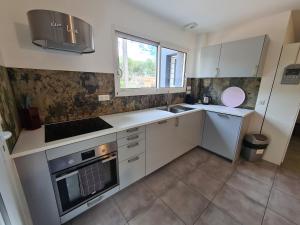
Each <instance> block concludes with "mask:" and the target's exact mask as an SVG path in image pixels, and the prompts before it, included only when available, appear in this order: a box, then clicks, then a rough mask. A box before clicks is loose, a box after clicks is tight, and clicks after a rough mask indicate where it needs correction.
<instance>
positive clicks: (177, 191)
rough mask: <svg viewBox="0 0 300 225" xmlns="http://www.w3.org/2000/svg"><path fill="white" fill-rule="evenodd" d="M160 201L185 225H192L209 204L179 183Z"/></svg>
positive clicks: (196, 193) (199, 195)
mask: <svg viewBox="0 0 300 225" xmlns="http://www.w3.org/2000/svg"><path fill="white" fill-rule="evenodd" d="M161 199H162V200H163V202H164V203H165V204H167V206H168V207H169V208H171V209H172V211H173V212H174V213H176V215H177V216H178V217H179V218H181V219H182V220H183V221H184V222H185V224H186V225H191V224H194V223H195V221H196V220H197V218H199V217H200V215H201V213H202V212H203V211H204V209H205V208H206V206H207V205H208V202H209V201H208V200H207V199H206V198H204V197H203V196H202V195H201V194H199V193H198V192H196V191H193V190H192V189H190V188H189V187H188V186H186V185H185V184H184V183H182V182H181V181H178V182H177V183H176V184H175V186H174V187H173V188H171V189H170V190H169V191H168V192H166V193H165V194H164V195H163V196H162V197H161Z"/></svg>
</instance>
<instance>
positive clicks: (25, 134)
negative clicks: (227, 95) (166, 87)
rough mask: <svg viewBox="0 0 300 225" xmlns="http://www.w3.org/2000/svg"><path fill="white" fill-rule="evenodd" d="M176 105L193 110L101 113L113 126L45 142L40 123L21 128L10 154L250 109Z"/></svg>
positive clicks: (30, 152)
mask: <svg viewBox="0 0 300 225" xmlns="http://www.w3.org/2000/svg"><path fill="white" fill-rule="evenodd" d="M180 105H182V106H186V107H190V108H193V110H189V111H185V112H181V113H171V112H167V111H162V110H158V109H157V108H152V109H146V110H139V111H133V112H126V113H118V114H112V115H106V116H101V118H102V119H103V120H105V121H106V122H107V123H109V124H111V125H112V126H113V128H109V129H105V130H101V131H96V132H92V133H88V134H83V135H78V136H75V137H71V138H66V139H61V140H57V141H52V142H48V143H45V129H44V126H42V127H41V128H39V129H37V130H34V131H28V130H23V131H22V132H21V134H20V136H19V138H18V141H17V143H16V145H15V147H14V150H13V152H12V155H11V157H12V158H17V157H21V156H26V155H30V154H33V153H37V152H41V151H46V150H49V149H52V148H56V147H60V146H64V145H68V144H72V143H76V142H80V141H84V140H88V139H91V138H95V137H99V136H104V135H108V134H112V133H116V132H119V131H123V130H127V129H130V128H133V127H138V126H143V125H147V124H151V123H155V122H158V121H161V120H166V119H171V118H174V117H178V116H182V115H186V114H189V113H193V112H197V111H212V112H217V113H223V114H230V115H233V116H239V117H246V116H249V115H250V114H251V113H253V112H254V111H253V110H248V109H237V108H229V107H225V106H218V105H202V104H196V105H189V104H180Z"/></svg>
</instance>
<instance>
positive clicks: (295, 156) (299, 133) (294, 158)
mask: <svg viewBox="0 0 300 225" xmlns="http://www.w3.org/2000/svg"><path fill="white" fill-rule="evenodd" d="M281 167H282V168H284V169H288V170H289V171H292V172H294V173H296V174H299V176H300V113H298V117H297V120H296V124H295V127H294V130H293V133H292V136H291V139H290V143H289V146H288V149H287V152H286V155H285V158H284V161H283V163H282V165H281Z"/></svg>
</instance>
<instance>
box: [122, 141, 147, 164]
mask: <svg viewBox="0 0 300 225" xmlns="http://www.w3.org/2000/svg"><path fill="white" fill-rule="evenodd" d="M144 152H145V140H140V141H135V142H132V143H130V144H128V145H124V146H122V147H120V148H119V149H118V156H119V162H122V161H124V160H126V159H129V158H132V157H133V156H135V155H139V154H141V153H144Z"/></svg>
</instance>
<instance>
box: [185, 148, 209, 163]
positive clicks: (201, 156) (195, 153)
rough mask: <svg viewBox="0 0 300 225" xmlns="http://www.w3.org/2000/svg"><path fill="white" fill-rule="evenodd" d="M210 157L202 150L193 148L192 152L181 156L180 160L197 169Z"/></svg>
mask: <svg viewBox="0 0 300 225" xmlns="http://www.w3.org/2000/svg"><path fill="white" fill-rule="evenodd" d="M211 155H212V154H211V153H209V152H207V151H206V150H204V149H202V148H194V149H193V150H191V151H189V152H188V153H186V154H185V155H183V156H182V158H183V159H184V160H185V161H186V163H189V164H191V165H193V166H194V167H198V166H200V165H201V164H202V163H203V162H206V161H207V160H208V159H209V157H211Z"/></svg>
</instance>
